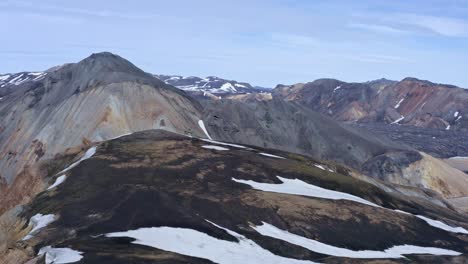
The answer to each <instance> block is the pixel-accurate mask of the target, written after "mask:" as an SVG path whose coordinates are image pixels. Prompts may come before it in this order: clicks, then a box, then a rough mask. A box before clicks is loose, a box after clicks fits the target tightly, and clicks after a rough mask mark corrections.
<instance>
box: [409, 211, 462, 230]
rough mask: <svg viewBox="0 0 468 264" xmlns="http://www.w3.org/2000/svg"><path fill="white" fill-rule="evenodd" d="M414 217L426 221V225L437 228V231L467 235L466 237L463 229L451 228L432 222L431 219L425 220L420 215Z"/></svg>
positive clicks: (441, 223)
mask: <svg viewBox="0 0 468 264" xmlns="http://www.w3.org/2000/svg"><path fill="white" fill-rule="evenodd" d="M416 217H417V218H419V219H422V220H424V221H426V223H428V224H429V225H431V226H433V227H436V228H439V229H442V230H445V231H449V232H453V233H462V234H467V235H468V230H466V229H465V228H463V227H452V226H449V225H447V224H445V223H443V222H441V221H438V220H433V219H430V218H427V217H425V216H422V215H416Z"/></svg>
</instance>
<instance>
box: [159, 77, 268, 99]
mask: <svg viewBox="0 0 468 264" xmlns="http://www.w3.org/2000/svg"><path fill="white" fill-rule="evenodd" d="M154 76H155V77H156V78H158V79H160V80H162V81H164V82H165V83H167V84H170V85H172V86H175V87H177V88H179V89H182V90H185V91H189V92H208V93H211V94H238V93H252V92H262V91H265V90H269V89H267V88H261V87H254V86H252V85H250V84H249V83H246V82H237V81H233V80H226V79H222V78H219V77H216V76H208V77H206V78H200V77H195V76H189V77H183V76H180V75H164V74H156V75H154Z"/></svg>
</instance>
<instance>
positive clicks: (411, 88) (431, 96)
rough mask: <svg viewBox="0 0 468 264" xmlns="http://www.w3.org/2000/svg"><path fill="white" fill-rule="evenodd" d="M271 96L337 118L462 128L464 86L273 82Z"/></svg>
mask: <svg viewBox="0 0 468 264" xmlns="http://www.w3.org/2000/svg"><path fill="white" fill-rule="evenodd" d="M273 95H274V96H278V97H281V98H283V99H285V100H288V101H295V102H298V103H300V104H302V105H304V106H306V107H308V108H310V109H313V110H315V111H318V112H320V113H322V114H325V115H327V116H330V117H332V118H333V119H335V120H339V121H354V122H360V123H383V124H395V125H396V124H400V125H412V126H417V127H424V128H436V129H445V130H458V131H463V132H467V131H468V90H467V89H463V88H459V87H456V86H453V85H445V84H436V83H432V82H429V81H424V80H418V79H415V78H406V79H403V80H402V81H400V82H394V81H389V80H385V79H382V80H376V81H372V82H367V83H346V82H342V81H339V80H334V79H319V80H316V81H313V82H309V83H299V84H294V85H278V86H277V87H276V88H275V89H274V90H273Z"/></svg>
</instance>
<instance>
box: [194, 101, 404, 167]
mask: <svg viewBox="0 0 468 264" xmlns="http://www.w3.org/2000/svg"><path fill="white" fill-rule="evenodd" d="M202 104H203V106H204V107H205V110H204V117H203V119H204V121H205V124H206V126H207V127H208V131H209V132H210V134H211V136H212V137H213V138H215V139H219V140H222V141H228V142H240V143H244V144H250V145H256V146H262V147H266V148H276V149H284V150H287V151H291V152H296V153H302V154H307V155H310V156H312V157H314V158H317V159H323V160H334V161H336V162H339V163H341V164H346V165H348V166H351V167H353V168H357V169H360V165H361V164H363V163H364V162H366V161H367V160H369V159H371V158H372V157H375V156H377V155H381V154H384V153H385V152H388V151H409V150H410V149H409V148H407V147H405V146H403V145H398V144H395V143H393V142H388V141H386V140H385V139H379V138H376V137H374V136H372V135H371V134H370V133H367V132H365V131H361V130H355V129H353V128H349V127H344V126H341V125H340V124H338V123H337V122H335V121H333V120H331V119H330V118H328V117H326V116H323V115H321V114H319V113H317V112H315V111H310V110H309V109H307V108H305V107H302V106H301V105H299V104H296V103H291V102H285V101H283V100H276V99H274V100H264V101H256V102H240V101H237V100H216V101H212V100H209V101H208V100H206V101H202Z"/></svg>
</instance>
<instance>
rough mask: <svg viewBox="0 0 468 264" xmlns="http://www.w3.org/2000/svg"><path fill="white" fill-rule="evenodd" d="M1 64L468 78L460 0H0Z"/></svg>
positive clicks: (263, 82)
mask: <svg viewBox="0 0 468 264" xmlns="http://www.w3.org/2000/svg"><path fill="white" fill-rule="evenodd" d="M0 25H1V26H0V36H1V38H0V73H13V72H19V71H32V70H34V71H37V70H45V69H48V68H50V67H52V66H55V65H60V64H63V63H68V62H77V61H79V60H81V59H83V58H85V57H87V56H89V55H90V54H91V53H95V52H101V51H110V52H113V53H116V54H118V55H120V56H122V57H124V58H126V59H128V60H130V61H131V62H133V63H134V64H135V65H137V66H138V67H140V68H142V69H143V70H145V71H148V72H151V73H159V74H178V75H183V76H200V77H206V76H212V75H215V76H219V77H223V78H227V79H233V80H237V81H246V82H250V83H251V84H253V85H259V86H264V87H274V86H276V85H277V84H293V83H298V82H307V81H313V80H315V79H318V78H336V79H340V80H343V81H348V82H362V81H368V80H373V79H378V78H388V79H394V80H401V79H403V78H405V77H408V76H411V77H416V78H420V79H426V80H430V81H433V82H437V83H447V84H454V85H457V86H461V87H465V88H468V67H467V66H468V0H412V1H408V0H391V1H389V0H360V1H357V0H250V1H246V0H232V1H231V0H224V1H221V0H197V1H192V0H190V1H188V0H187V1H182V0H171V1H167V0H165V1H159V0H133V1H122V0H112V1H110V0H100V1H96V0H93V1H91V0H79V1H63V0H41V1H32V0H30V1H26V0H25V1H22V0H14V1H13V0H1V1H0Z"/></svg>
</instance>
